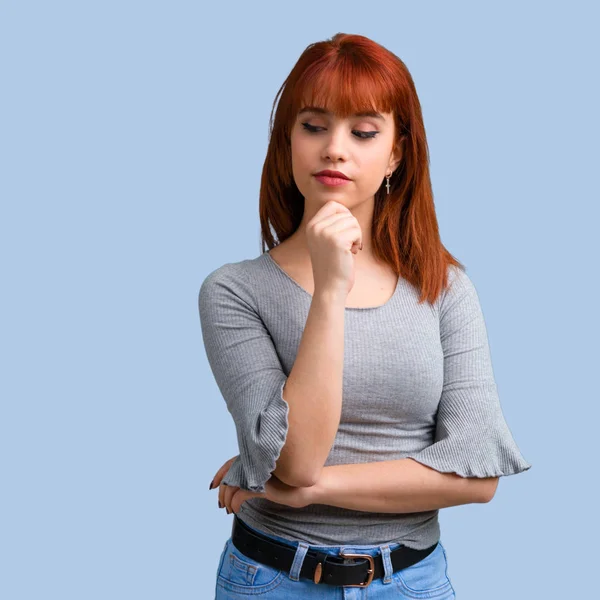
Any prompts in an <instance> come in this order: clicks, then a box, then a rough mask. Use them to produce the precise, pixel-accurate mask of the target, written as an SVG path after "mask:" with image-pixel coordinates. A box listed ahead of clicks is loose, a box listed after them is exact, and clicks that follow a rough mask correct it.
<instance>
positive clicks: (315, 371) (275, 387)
mask: <svg viewBox="0 0 600 600" xmlns="http://www.w3.org/2000/svg"><path fill="white" fill-rule="evenodd" d="M198 303H199V312H200V322H201V326H202V335H203V340H204V346H205V350H206V355H207V358H208V361H209V364H210V367H211V369H212V372H213V375H214V377H215V380H216V382H217V385H218V387H219V390H220V391H221V393H222V395H223V397H224V399H225V402H226V403H227V409H228V411H229V412H230V413H231V415H232V417H233V420H234V423H235V426H236V432H237V438H238V446H239V450H240V453H239V455H238V457H237V458H236V460H235V461H234V462H233V463H232V464H231V467H230V468H229V471H228V472H227V474H226V476H225V477H224V479H223V483H226V484H228V485H231V486H238V487H240V488H241V489H245V490H248V491H254V492H264V491H265V483H266V482H267V480H268V479H269V477H270V475H271V473H273V474H275V475H276V477H277V478H278V479H280V480H281V481H283V482H284V483H286V484H288V485H293V486H302V487H304V486H310V485H312V484H313V483H314V482H315V478H316V473H318V472H319V471H320V469H321V468H322V465H323V464H324V463H325V460H326V458H327V456H328V454H329V451H330V449H331V446H332V444H333V441H334V439H335V434H336V432H337V427H338V424H339V419H340V415H341V402H342V375H343V343H344V329H343V324H344V302H343V301H341V299H340V298H339V297H337V296H335V297H330V296H328V295H327V294H319V293H317V294H315V296H314V297H313V301H312V304H311V308H310V312H309V314H308V317H307V321H306V325H305V328H304V332H303V336H302V339H301V342H300V344H299V348H298V351H297V356H296V360H295V362H294V365H293V368H292V369H291V371H290V373H289V376H286V374H285V373H284V371H283V369H282V366H281V362H280V360H279V356H278V354H277V351H276V349H275V346H274V344H273V340H272V338H271V335H270V333H269V332H268V330H267V329H266V326H265V324H264V323H263V321H262V319H261V317H260V315H259V313H258V308H257V304H256V300H255V297H254V294H253V290H252V287H251V285H250V281H249V277H248V276H247V274H246V272H245V271H244V266H243V265H240V264H238V263H227V264H226V265H223V266H222V267H220V268H218V269H216V270H215V271H213V272H212V273H210V274H209V275H208V276H207V277H206V279H205V280H204V282H203V284H202V286H201V288H200V293H199V297H198Z"/></svg>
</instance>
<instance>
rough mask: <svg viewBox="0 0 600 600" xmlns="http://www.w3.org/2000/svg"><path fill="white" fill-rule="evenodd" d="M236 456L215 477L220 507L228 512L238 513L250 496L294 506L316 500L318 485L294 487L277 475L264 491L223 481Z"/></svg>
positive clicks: (269, 481) (301, 506)
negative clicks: (252, 490) (253, 490)
mask: <svg viewBox="0 0 600 600" xmlns="http://www.w3.org/2000/svg"><path fill="white" fill-rule="evenodd" d="M236 458H237V455H236V456H234V457H232V458H230V459H229V460H228V461H227V462H225V464H224V465H223V466H222V467H221V468H220V469H219V470H218V471H217V474H216V475H215V478H214V479H213V488H214V487H216V486H217V485H218V486H219V508H226V509H227V514H229V513H230V512H233V513H236V514H237V512H238V511H239V510H240V508H241V506H242V504H243V503H244V502H245V501H246V500H248V499H249V498H266V499H267V500H270V501H271V502H276V503H277V504H283V505H285V506H291V507H292V508H304V507H305V506H308V505H309V504H312V503H313V502H314V501H315V500H314V499H315V497H316V496H315V493H316V489H317V488H316V486H311V487H294V486H291V485H287V484H286V483H283V481H281V480H279V479H278V478H277V477H276V476H275V475H271V478H270V479H269V480H268V481H267V483H266V484H265V492H262V493H259V492H251V491H249V490H243V489H242V488H240V487H237V486H231V485H227V484H225V483H221V481H222V480H223V477H225V474H226V473H227V471H229V468H230V467H231V464H232V463H233V461H234V460H235V459H236ZM211 489H212V488H211Z"/></svg>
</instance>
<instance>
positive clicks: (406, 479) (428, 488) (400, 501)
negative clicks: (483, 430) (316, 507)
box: [311, 458, 497, 513]
mask: <svg viewBox="0 0 600 600" xmlns="http://www.w3.org/2000/svg"><path fill="white" fill-rule="evenodd" d="M495 485H497V478H488V479H478V478H465V477H460V476H459V475H457V474H456V473H440V472H439V471H436V470H434V469H431V468H429V467H427V466H425V465H423V464H421V463H419V462H417V461H415V460H412V459H410V458H405V459H400V460H391V461H381V462H371V463H359V464H346V465H333V466H328V467H323V470H322V471H321V475H320V477H319V479H318V481H317V482H316V484H315V485H314V486H313V488H312V494H311V504H327V505H330V506H339V507H341V508H349V509H352V510H361V511H368V512H381V513H411V512H421V511H427V510H434V509H439V508H446V507H448V506H457V505H459V504H469V503H473V502H487V501H488V500H489V498H490V493H492V494H493V492H492V489H495Z"/></svg>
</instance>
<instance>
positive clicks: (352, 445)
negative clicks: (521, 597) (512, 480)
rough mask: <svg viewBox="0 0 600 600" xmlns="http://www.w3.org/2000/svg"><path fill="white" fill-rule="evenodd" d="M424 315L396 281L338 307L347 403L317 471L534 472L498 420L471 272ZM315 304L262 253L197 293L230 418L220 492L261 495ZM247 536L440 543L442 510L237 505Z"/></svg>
mask: <svg viewBox="0 0 600 600" xmlns="http://www.w3.org/2000/svg"><path fill="white" fill-rule="evenodd" d="M448 277H449V283H450V287H449V288H447V289H446V290H445V291H444V292H442V294H441V295H440V296H439V297H438V299H437V300H436V302H435V303H434V304H433V305H432V304H429V303H428V302H427V301H425V302H424V303H423V304H418V303H417V301H418V297H419V294H418V290H417V289H416V288H415V287H414V286H413V285H412V284H410V283H409V282H408V281H406V280H405V279H403V278H402V277H400V278H399V280H398V284H397V286H396V289H395V291H394V294H393V296H392V297H391V298H390V299H389V300H388V301H387V302H386V303H385V304H383V305H381V306H377V307H370V308H369V307H347V308H346V309H345V319H344V374H343V404H342V412H341V420H340V425H339V428H338V431H337V434H336V437H335V442H334V445H333V447H332V449H331V452H330V453H329V456H328V458H327V461H326V463H325V466H329V465H338V464H348V463H367V462H376V461H385V460H397V459H401V458H408V457H410V458H413V459H414V460H416V461H419V462H421V463H423V464H425V465H427V466H429V467H431V468H433V469H436V470H438V471H442V472H455V473H458V474H459V475H461V476H463V477H494V476H504V475H513V474H516V473H520V472H522V471H526V470H527V469H529V468H530V467H531V465H530V464H529V463H527V462H526V461H525V459H524V458H523V456H522V455H521V453H520V451H519V449H518V447H517V445H516V443H515V441H514V440H513V437H512V435H511V432H510V430H509V428H508V425H507V423H506V421H505V419H504V416H503V413H502V409H501V407H500V401H499V397H498V391H497V388H496V383H495V380H494V374H493V370H492V363H491V357H490V350H489V344H488V337H487V331H486V327H485V323H484V318H483V313H482V310H481V307H480V303H479V298H478V296H477V292H476V290H475V287H474V285H473V283H472V282H471V280H470V278H469V277H468V276H467V274H466V273H465V272H464V271H462V270H461V269H459V268H457V267H450V268H449V272H448ZM311 298H312V297H311V295H310V294H309V293H308V292H307V291H306V290H305V289H304V288H302V287H301V286H300V284H298V283H297V282H296V281H294V280H293V279H292V278H291V277H290V276H289V275H288V274H287V273H286V272H285V271H284V270H283V269H282V268H281V267H280V266H279V265H278V264H277V263H276V262H275V261H274V259H273V258H272V257H271V256H270V254H269V253H268V252H265V253H263V254H261V255H259V256H258V257H257V258H254V259H246V260H242V261H239V262H235V263H227V264H225V265H223V266H221V267H219V268H217V269H215V270H214V271H212V272H211V273H209V274H208V275H207V277H206V278H205V280H204V281H203V282H202V285H201V288H200V292H199V296H198V305H199V311H200V322H201V327H202V336H203V340H204V346H205V350H206V355H207V359H208V362H209V364H210V367H211V369H212V372H213V374H214V377H215V380H216V383H217V385H218V387H219V390H220V392H221V394H222V395H223V398H224V399H225V402H226V403H227V409H228V411H229V412H230V414H231V416H232V417H233V420H234V423H235V427H236V433H237V439H238V446H239V457H238V458H236V460H235V461H234V463H233V464H232V466H231V468H230V469H229V471H228V472H227V474H226V476H225V478H224V479H223V481H224V482H225V483H227V484H228V485H233V486H239V487H240V488H243V489H246V490H252V491H257V492H264V491H265V487H264V486H265V483H266V481H267V480H268V479H269V477H270V473H271V472H272V471H273V469H274V468H275V464H276V460H277V458H279V454H280V452H281V448H282V447H283V444H284V442H285V439H286V434H287V428H288V405H287V403H286V402H285V400H284V399H283V398H282V389H283V386H284V384H285V381H286V378H287V375H288V374H289V373H290V371H291V369H292V367H293V364H294V359H295V356H296V352H297V349H298V345H299V343H300V340H301V337H302V333H303V330H304V325H305V323H306V319H307V316H308V311H309V309H310V305H311ZM238 515H239V517H240V518H241V519H242V520H243V521H245V522H247V523H248V524H249V525H250V526H251V527H252V526H253V527H255V528H256V529H259V530H262V531H265V532H267V533H272V534H274V535H279V536H282V537H284V538H287V539H290V540H298V539H302V540H304V541H307V542H308V543H310V544H313V545H334V546H337V545H342V544H355V545H358V544H361V545H371V544H383V543H386V542H390V543H396V542H401V543H403V544H405V545H407V546H410V547H412V548H426V547H428V546H431V545H432V544H435V543H436V542H437V541H438V540H439V539H440V528H439V523H438V510H430V511H424V512H419V513H403V514H392V513H373V512H365V511H356V510H348V509H345V508H339V507H334V506H328V505H324V504H311V505H310V506H307V507H305V508H300V509H298V508H290V507H287V506H284V505H281V504H277V503H274V502H270V501H269V500H266V499H263V498H251V499H249V500H247V501H245V502H244V503H243V504H242V507H241V509H240V511H239V513H238Z"/></svg>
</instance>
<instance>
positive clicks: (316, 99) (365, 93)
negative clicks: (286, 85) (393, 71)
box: [291, 55, 397, 118]
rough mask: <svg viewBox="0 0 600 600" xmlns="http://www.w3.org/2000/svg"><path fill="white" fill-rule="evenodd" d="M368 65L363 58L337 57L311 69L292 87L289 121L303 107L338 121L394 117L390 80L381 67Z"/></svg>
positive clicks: (395, 104)
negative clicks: (368, 116)
mask: <svg viewBox="0 0 600 600" xmlns="http://www.w3.org/2000/svg"><path fill="white" fill-rule="evenodd" d="M369 62H370V61H369ZM369 62H367V61H366V60H364V57H360V58H359V57H356V56H355V57H352V56H348V55H341V56H340V55H338V56H337V57H336V58H335V59H334V60H331V59H330V58H326V57H324V58H323V60H322V61H318V62H317V63H315V64H313V65H311V66H310V67H309V68H308V69H307V70H306V71H304V73H302V74H301V75H300V77H299V78H298V81H297V82H296V85H295V86H294V90H293V93H292V106H291V113H292V115H293V117H294V118H296V116H297V115H298V112H299V111H300V110H301V109H302V108H303V107H305V106H312V107H315V106H316V107H319V108H323V109H325V110H328V111H330V112H332V113H334V114H335V115H337V116H338V117H340V118H348V117H351V116H353V115H354V114H356V113H360V112H385V113H395V112H396V110H395V109H396V107H397V103H396V97H395V93H394V87H393V85H392V77H386V74H385V73H384V72H383V68H382V67H381V65H375V64H369Z"/></svg>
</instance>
